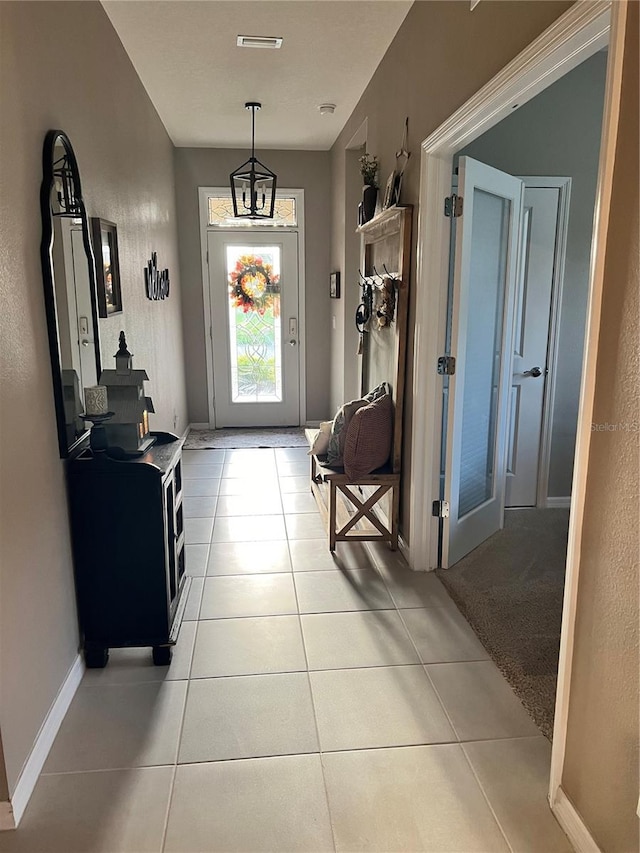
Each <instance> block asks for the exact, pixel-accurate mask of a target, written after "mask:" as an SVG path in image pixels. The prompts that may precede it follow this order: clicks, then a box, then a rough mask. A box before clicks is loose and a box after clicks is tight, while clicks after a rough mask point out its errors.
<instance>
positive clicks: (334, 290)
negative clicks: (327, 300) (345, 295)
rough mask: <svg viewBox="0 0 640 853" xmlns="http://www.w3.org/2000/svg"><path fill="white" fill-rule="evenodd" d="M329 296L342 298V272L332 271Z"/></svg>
mask: <svg viewBox="0 0 640 853" xmlns="http://www.w3.org/2000/svg"><path fill="white" fill-rule="evenodd" d="M329 296H330V297H331V298H332V299H340V273H339V272H332V273H331V275H330V276H329Z"/></svg>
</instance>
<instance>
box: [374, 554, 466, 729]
mask: <svg viewBox="0 0 640 853" xmlns="http://www.w3.org/2000/svg"><path fill="white" fill-rule="evenodd" d="M365 547H366V550H367V551H368V552H369V554H370V555H371V558H372V560H373V562H374V564H375V565H376V568H378V564H377V561H376V558H375V554H374V552H373V551H372V550H371V549H370V548H369V547H367V546H366V545H365ZM378 574H379V576H380V578H381V579H382V583H383V584H384V587H385V589H386V590H387V593H388V594H389V597H390V598H391V600H392V602H393V605H394V607H395V611H396V613H397V614H398V616H399V618H400V622H401V623H402V626H403V628H404V630H405V632H406V633H407V636H408V637H409V640H410V641H411V645H412V646H413V648H414V650H415V653H416V655H417V656H418V661H419V662H420V665H421V666H422V669H423V671H424V674H425V675H426V677H427V681H428V682H429V684H430V685H431V689H432V690H433V692H434V694H435V696H436V699H437V700H438V702H439V704H440V707H441V708H442V712H443V714H444V715H445V717H446V718H447V721H448V722H449V725H450V726H451V730H452V732H453V733H454V735H455V736H456V738H457V739H458V743H460V735H459V734H458V730H457V729H456V727H455V726H454V724H453V720H452V719H451V716H450V715H449V712H448V711H447V709H446V707H445V704H444V701H443V699H442V697H441V696H440V694H439V693H438V690H437V689H436V685H435V684H434V682H433V680H432V678H431V676H430V675H429V671H428V669H427V666H426V664H425V663H424V662H423V660H422V655H421V654H420V651H419V650H418V646H417V645H416V642H415V640H414V639H413V636H412V634H411V631H410V630H409V628H408V626H407V624H406V622H405V621H404V619H403V617H402V608H400V607H398V605H397V603H396V600H395V598H394V596H393V592H392V591H391V589H390V588H389V586H388V585H387V583H386V581H385V578H384V575H382V573H381V572H380V571H378ZM407 609H411V608H407ZM425 609H426V608H425Z"/></svg>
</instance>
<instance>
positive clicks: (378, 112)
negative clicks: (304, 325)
mask: <svg viewBox="0 0 640 853" xmlns="http://www.w3.org/2000/svg"><path fill="white" fill-rule="evenodd" d="M469 5H470V4H469V2H468V0H449V2H446V3H443V2H439V0H433V2H431V0H418V2H416V3H414V5H413V6H412V8H411V9H410V11H409V14H408V15H407V17H406V18H405V20H404V22H403V24H402V26H401V27H400V30H399V31H398V34H397V36H396V38H395V39H394V40H393V42H392V43H391V45H390V47H389V49H388V50H387V53H386V54H385V56H384V58H383V59H382V61H381V63H380V65H379V66H378V68H377V70H376V73H375V74H374V76H373V78H372V80H371V82H370V84H369V86H368V87H367V89H366V90H365V93H364V95H363V96H362V98H361V100H360V102H359V103H358V106H357V107H356V109H355V110H354V112H353V114H352V115H351V117H350V119H349V121H348V122H347V124H346V126H345V128H344V130H343V131H342V133H341V134H340V136H339V137H338V140H337V141H336V143H335V145H334V146H333V148H332V149H331V155H332V166H333V179H332V200H331V204H332V243H331V261H332V263H333V265H334V266H335V265H337V264H340V262H341V260H342V258H343V257H344V241H345V236H344V229H345V228H351V227H352V224H351V222H350V221H349V220H348V218H347V217H345V215H344V198H345V180H346V177H345V176H346V167H345V154H346V152H345V149H346V147H347V145H348V144H349V141H350V140H351V139H352V137H353V136H354V134H355V132H356V131H357V130H358V128H359V127H360V126H361V125H362V123H363V121H364V120H365V119H366V120H367V150H368V151H369V152H370V153H371V154H376V155H377V156H378V157H379V158H380V161H381V182H382V185H383V187H384V184H385V182H386V178H387V176H388V174H389V173H390V172H391V170H392V169H393V167H394V165H395V157H394V154H395V152H396V150H397V149H398V147H399V143H400V141H401V138H402V130H403V125H404V119H405V116H409V140H408V142H409V144H408V148H409V150H411V151H412V157H411V159H410V160H409V164H408V166H407V170H406V171H405V181H404V186H403V193H402V201H403V202H404V203H405V204H413V205H415V211H414V223H413V245H414V252H413V258H412V264H411V266H412V270H413V272H412V287H413V288H415V241H416V227H417V210H418V195H419V185H420V143H421V141H422V140H423V139H425V138H426V137H427V136H428V135H429V134H430V133H431V132H432V131H433V130H435V129H436V128H437V127H438V126H439V125H440V124H441V123H442V122H443V121H444V120H445V119H446V118H448V116H450V115H451V113H453V112H454V111H455V110H456V109H457V108H458V107H459V106H461V105H462V104H463V103H464V102H465V101H466V100H467V99H468V98H470V97H471V95H473V94H474V93H475V92H476V91H477V90H478V89H480V88H481V86H483V85H484V84H485V83H486V82H487V81H488V80H490V79H491V78H492V77H493V76H494V75H495V74H496V73H497V72H498V71H499V70H500V69H501V68H503V67H504V66H505V65H506V64H507V63H508V62H509V61H510V60H511V59H513V58H514V56H516V55H517V54H518V53H519V52H520V51H521V50H523V49H524V48H525V47H526V46H527V45H528V44H529V43H530V42H531V41H533V39H535V38H536V36H538V35H539V34H540V33H541V32H542V31H543V30H544V29H546V28H547V27H548V26H549V25H550V24H551V23H553V21H554V20H555V19H556V18H557V17H558V16H559V15H560V14H562V12H564V11H565V10H566V9H567V8H568V7H569V6H570V5H571V3H569V2H555V0H544V2H509V3H504V2H492V0H482V3H480V4H479V5H478V6H477V7H476V8H475V9H474V11H473V12H471V11H470V9H469ZM353 218H355V212H354V214H353ZM345 286H346V287H353V286H354V283H353V282H349V281H347V282H345ZM342 305H344V301H343V303H342ZM341 307H342V306H341ZM351 322H352V318H351V317H345V318H343V323H342V324H339V323H337V324H336V325H337V326H338V328H337V329H336V331H335V332H333V333H332V336H333V337H332V359H333V365H334V367H333V370H332V375H333V376H334V378H335V377H337V376H339V374H340V368H339V367H338V366H336V365H337V364H339V361H340V358H341V354H342V352H343V351H344V357H345V358H350V357H351V358H353V357H354V356H352V355H350V353H351V351H352V347H351V346H350V345H349V344H347V345H346V346H345V344H344V342H343V340H346V339H347V336H348V332H349V329H348V324H350V323H351ZM344 324H346V326H345V325H344ZM414 324H415V312H414V299H411V302H410V310H409V330H410V331H409V352H408V377H407V388H408V389H411V388H412V380H413V370H412V362H413V328H414ZM341 337H342V340H341ZM341 390H342V389H339V391H341ZM337 396H339V394H335V393H333V394H332V399H333V400H334V402H335V401H336V398H337ZM413 405H414V402H413V400H412V399H411V392H410V390H409V393H408V396H407V399H406V401H405V428H404V436H405V442H404V464H403V467H404V471H405V472H408V471H409V463H410V425H411V418H412V412H413ZM408 489H409V477H408V473H407V475H406V476H405V477H404V479H403V492H404V494H403V498H404V499H403V502H402V532H403V534H404V535H405V537H406V536H408V534H409V521H410V519H409V513H408Z"/></svg>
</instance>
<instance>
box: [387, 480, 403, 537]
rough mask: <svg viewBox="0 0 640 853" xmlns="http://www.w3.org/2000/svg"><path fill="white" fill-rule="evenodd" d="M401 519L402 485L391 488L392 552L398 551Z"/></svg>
mask: <svg viewBox="0 0 640 853" xmlns="http://www.w3.org/2000/svg"><path fill="white" fill-rule="evenodd" d="M399 518H400V483H395V484H394V485H393V486H392V487H391V541H390V542H389V545H390V547H391V550H392V551H397V550H398V524H399Z"/></svg>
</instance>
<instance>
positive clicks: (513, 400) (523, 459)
mask: <svg viewBox="0 0 640 853" xmlns="http://www.w3.org/2000/svg"><path fill="white" fill-rule="evenodd" d="M559 200H560V190H559V188H558V187H525V191H524V209H523V218H522V238H521V264H520V275H519V276H518V285H517V292H516V308H515V320H514V322H515V333H514V339H513V374H512V381H511V389H510V402H509V409H510V413H509V414H510V417H509V445H508V450H507V482H506V496H505V506H507V507H518V506H520V507H533V506H536V504H537V498H538V470H539V464H540V451H541V438H542V417H543V411H544V392H545V382H546V374H547V352H548V346H549V322H550V317H551V295H552V290H553V276H554V264H555V257H556V244H557V232H558V204H559Z"/></svg>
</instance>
